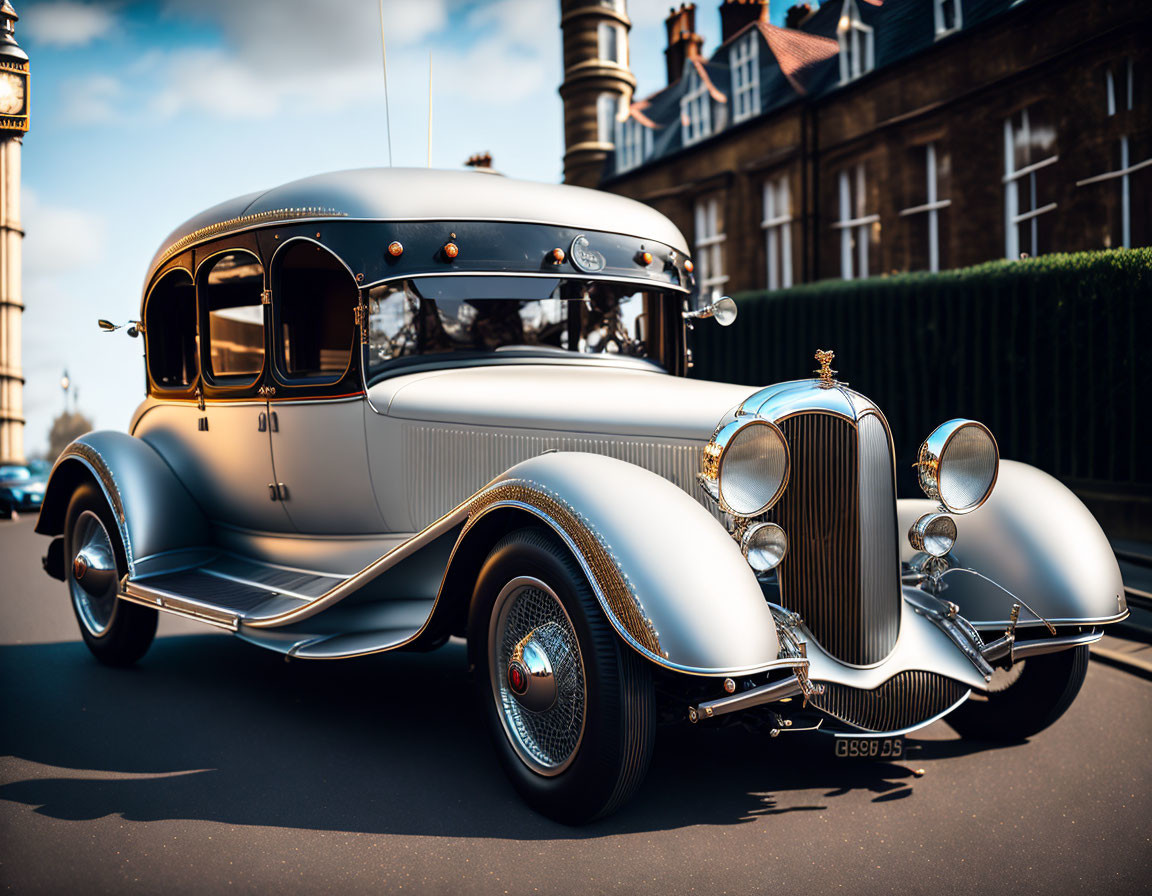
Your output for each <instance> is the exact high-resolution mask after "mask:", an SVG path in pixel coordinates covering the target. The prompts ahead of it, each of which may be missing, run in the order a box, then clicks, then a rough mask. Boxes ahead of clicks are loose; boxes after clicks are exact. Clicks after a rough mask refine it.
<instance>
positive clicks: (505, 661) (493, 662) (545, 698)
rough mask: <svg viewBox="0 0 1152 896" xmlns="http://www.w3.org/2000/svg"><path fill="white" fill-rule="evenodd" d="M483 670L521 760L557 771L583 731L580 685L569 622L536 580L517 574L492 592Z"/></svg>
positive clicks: (545, 771)
mask: <svg viewBox="0 0 1152 896" xmlns="http://www.w3.org/2000/svg"><path fill="white" fill-rule="evenodd" d="M488 651H489V664H488V668H489V672H490V678H491V682H492V690H493V695H494V697H495V699H496V704H497V706H498V708H499V711H500V721H501V723H502V724H503V726H504V730H505V732H506V733H507V735H508V738H509V741H510V742H511V744H512V747H513V749H515V750H516V753H517V755H519V757H520V758H521V760H523V762H524V763H525V764H526V765H528V766H529V767H530V768H532V769H533V770H534V771H536V772H537V773H539V774H542V775H557V774H560V773H561V772H562V771H564V770H565V769H566V768H567V767H568V766H569V764H570V763H571V762H572V758H573V757H574V756H575V755H576V751H577V749H578V748H579V746H580V741H581V739H582V737H583V735H584V720H585V714H586V711H587V690H586V678H585V672H584V662H583V658H582V657H581V654H580V644H579V641H578V640H577V638H576V632H575V629H574V628H573V625H572V620H571V619H570V618H569V616H568V613H567V612H566V611H565V609H564V606H563V604H561V602H560V599H559V598H558V597H557V596H556V593H555V592H554V591H553V590H552V589H551V588H550V587H549V586H548V585H547V584H545V583H544V582H543V581H541V580H540V579H536V578H532V577H527V576H521V577H518V578H515V579H513V580H512V581H510V582H509V583H508V584H507V585H505V586H504V588H503V589H501V591H500V593H499V594H498V595H497V597H496V602H495V606H494V607H493V613H492V616H491V626H490V629H489V637H488Z"/></svg>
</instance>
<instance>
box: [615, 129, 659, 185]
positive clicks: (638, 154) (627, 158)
mask: <svg viewBox="0 0 1152 896" xmlns="http://www.w3.org/2000/svg"><path fill="white" fill-rule="evenodd" d="M653 142H654V140H653V135H652V129H651V128H647V127H645V126H644V125H642V124H641V123H640V122H639V121H637V120H636V119H635V118H627V119H625V120H624V121H621V122H618V123H617V124H616V173H617V174H619V173H620V172H622V171H630V170H631V169H633V168H635V167H636V166H638V165H643V164H644V162H646V161H647V160H648V158H649V157H650V156H651V155H652V146H653Z"/></svg>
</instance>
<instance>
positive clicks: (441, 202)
mask: <svg viewBox="0 0 1152 896" xmlns="http://www.w3.org/2000/svg"><path fill="white" fill-rule="evenodd" d="M348 219H352V220H365V221H441V220H448V221H467V220H475V221H515V222H527V223H536V224H548V225H556V226H558V227H575V228H579V229H587V230H599V231H610V232H613V233H622V234H628V235H632V236H638V237H642V238H644V239H651V240H658V241H660V242H662V243H664V244H665V245H668V246H670V247H672V248H673V249H676V250H678V251H680V252H683V253H684V254H685V255H687V254H689V249H688V243H687V241H686V240H685V239H684V235H683V234H682V233H680V231H679V229H678V228H677V227H676V225H675V224H673V223H672V222H671V221H669V220H668V218H666V217H664V215H662V214H660V212H658V211H656V210H655V209H654V208H652V207H650V206H647V205H644V204H643V203H640V202H636V201H635V200H632V199H627V198H625V197H623V196H617V195H615V194H613V193H606V192H602V191H600V190H589V189H585V188H584V187H573V186H567V185H563V184H545V183H537V182H534V181H524V180H514V179H512V178H506V177H502V176H499V175H494V174H491V173H484V172H478V171H471V170H463V171H443V170H438V169H433V168H360V169H353V170H349V171H334V172H331V173H328V174H317V175H314V176H312V177H305V178H302V179H301V180H295V181H291V182H289V183H286V184H282V185H281V186H278V187H273V188H272V189H270V190H264V191H261V192H256V193H249V194H247V195H245V196H239V197H237V198H235V199H229V200H228V201H226V202H221V203H220V204H219V205H214V206H212V207H211V208H209V209H207V210H205V211H203V212H201V213H200V214H198V215H196V216H194V217H192V218H189V219H188V220H187V221H185V222H184V223H183V224H181V225H180V226H179V227H177V228H176V229H175V230H173V231H172V233H170V234H169V235H168V237H167V238H166V239H165V240H164V242H163V243H162V244H161V246H160V249H159V250H158V251H157V252H156V255H155V256H154V257H153V259H152V263H151V264H150V265H149V268H148V279H151V277H152V275H153V274H154V273H155V272H156V270H157V269H158V268H159V267H160V266H161V265H162V264H163V263H164V262H166V261H167V260H168V259H169V258H171V257H172V256H173V255H175V254H177V253H178V252H181V251H183V250H184V249H187V248H189V247H191V246H194V245H196V244H197V243H200V242H204V241H206V240H209V239H214V238H215V237H218V236H221V235H223V234H226V233H233V232H236V231H240V230H250V229H252V228H254V227H261V226H266V225H268V226H270V225H275V224H282V223H285V222H295V221H306V220H316V221H319V220H348Z"/></svg>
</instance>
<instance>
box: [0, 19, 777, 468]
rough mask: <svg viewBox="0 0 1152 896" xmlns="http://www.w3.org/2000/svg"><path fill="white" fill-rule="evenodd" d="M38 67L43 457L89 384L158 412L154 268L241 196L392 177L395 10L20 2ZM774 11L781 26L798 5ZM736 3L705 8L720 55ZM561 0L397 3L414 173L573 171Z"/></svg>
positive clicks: (110, 399) (657, 82)
mask: <svg viewBox="0 0 1152 896" xmlns="http://www.w3.org/2000/svg"><path fill="white" fill-rule="evenodd" d="M13 3H14V5H15V7H16V11H17V13H18V14H19V15H20V21H19V22H18V23H17V26H16V35H17V39H18V40H19V42H20V45H21V46H22V47H23V48H24V49H25V50H26V51H27V53H28V55H29V57H30V59H31V71H32V82H31V91H30V94H31V100H32V109H31V116H32V120H31V124H32V126H31V131H30V133H29V134H28V135H27V136H26V137H25V140H24V149H23V193H22V213H21V217H22V222H23V226H24V230H25V232H26V234H27V235H26V237H25V241H24V302H25V306H26V310H25V312H24V342H23V361H24V375H25V377H26V379H27V383H26V385H25V390H24V415H25V417H26V418H27V421H28V422H27V427H26V430H25V446H26V449H27V451H28V452H29V453H30V454H38V453H41V452H43V451H44V450H45V449H46V447H47V441H48V439H47V434H48V430H49V428H50V426H51V423H52V420H53V418H54V417H55V416H56V415H57V414H59V413H60V411H61V410H62V409H63V407H64V397H63V393H62V391H61V388H60V378H61V374H62V373H63V372H64V370H67V371H68V374H69V377H70V380H71V382H72V384H73V387H74V389H75V394H74V398H75V400H76V402H77V405H78V407H79V410H80V411H82V412H83V413H84V414H86V415H87V416H88V417H90V418H91V419H92V421H93V423H94V425H95V427H96V428H97V429H121V430H123V429H125V428H126V427H127V425H128V423H129V420H130V417H131V414H132V411H133V409H134V408H135V407H136V405H137V404H139V402H140V401H141V400H142V399H143V397H144V367H143V361H142V354H143V346H142V344H141V342H140V341H138V340H132V339H130V338H128V337H127V336H125V335H124V332H123V331H120V332H118V333H113V334H108V333H103V332H101V331H100V330H99V329H98V328H97V326H96V320H97V318H107V319H110V320H114V321H116V322H124V321H128V320H130V319H133V318H135V317H137V316H138V314H139V307H140V295H141V290H142V288H143V282H142V281H143V278H144V275H145V273H146V268H147V265H148V262H149V260H150V259H151V257H152V255H153V253H154V252H155V251H156V250H157V248H158V247H159V245H160V243H161V241H162V240H163V238H164V237H165V236H166V235H167V234H168V233H169V232H170V231H172V230H173V229H174V228H175V227H176V226H177V225H178V224H180V223H181V222H182V221H184V220H186V219H187V218H189V217H191V216H192V215H194V214H196V213H197V212H199V211H200V210H202V209H204V208H207V207H208V206H210V205H213V204H215V203H217V202H219V201H222V200H224V199H228V198H230V197H232V196H236V195H240V194H243V193H248V192H252V191H255V190H260V189H265V188H268V187H272V186H275V185H277V184H280V183H284V182H286V181H289V180H294V179H296V178H299V177H304V176H307V175H310V174H315V173H319V172H321V171H333V170H339V169H344V168H360V167H366V166H375V165H386V164H388V161H389V159H388V155H389V147H388V143H389V141H388V134H387V130H386V126H385V105H384V78H383V74H382V69H383V66H382V60H381V41H380V13H379V6H378V0H164V2H152V3H143V2H130V0H105V2H76V0H39V2H37V0H31V2H29V0H13ZM669 5H670V3H669V0H628V4H627V6H628V13H629V16H630V17H631V19H632V21H633V28H632V32H631V39H630V48H631V64H632V70H633V72H634V73H635V74H636V76H637V78H638V80H639V88H638V95H641V96H643V95H645V94H647V93H650V92H652V91H654V90H656V89H659V88H660V87H662V86H663V85H664V81H665V73H664V47H665V34H664V26H663V19H664V16H665V15H667V13H668V8H669ZM787 5H789V4H786V3H784V2H777V3H774V4H773V5H772V18H773V20H774V21H777V22H780V21H781V20H782V18H783V15H784V12H785V9H786V6H787ZM718 7H719V2H718V0H716V2H709V0H699V2H698V3H697V30H698V31H699V32H700V33H701V34H703V35H704V37H705V52H710V51H711V49H714V48H715V47H716V45H717V42H718V38H719V30H720V24H719V22H720V17H719V12H718ZM559 10H560V3H559V0H489V2H463V0H384V23H385V37H386V42H387V54H388V77H389V85H388V94H389V101H390V104H391V113H390V114H391V125H392V139H391V153H392V162H393V163H394V164H396V165H424V164H426V163H427V160H428V137H427V135H428V119H427V115H428V92H429V91H428V72H429V59H430V58H431V67H432V141H431V143H432V146H431V164H432V166H433V167H436V168H458V167H460V166H461V165H462V164H463V162H464V160H465V159H466V158H467V157H468V156H470V155H472V154H473V153H476V152H482V151H489V152H491V153H492V155H493V159H494V165H495V167H496V168H497V169H499V170H500V171H502V172H504V173H505V174H507V175H509V176H512V177H518V178H524V179H528V180H538V181H550V182H557V181H559V180H560V178H561V164H562V156H563V152H564V146H563V114H562V113H563V109H562V105H561V102H560V97H559V95H558V94H557V87H558V86H559V84H560V80H561V75H562V71H561V52H560V51H561V34H560V12H559Z"/></svg>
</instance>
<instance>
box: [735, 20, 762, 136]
mask: <svg viewBox="0 0 1152 896" xmlns="http://www.w3.org/2000/svg"><path fill="white" fill-rule="evenodd" d="M728 62H729V65H731V67H732V122H733V123H736V122H738V121H744V120H745V119H748V118H751V117H752V116H753V115H756V114H757V113H758V112H759V111H760V30H759V29H758V28H756V27H755V26H753V27H752V28H751V29H749V31H748V33H747V34H745V35H744V36H742V37H741V38H740V39H739V40H737V41H736V42H735V43H734V44H733V45H732V51H731V55H730V56H729V59H728Z"/></svg>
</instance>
